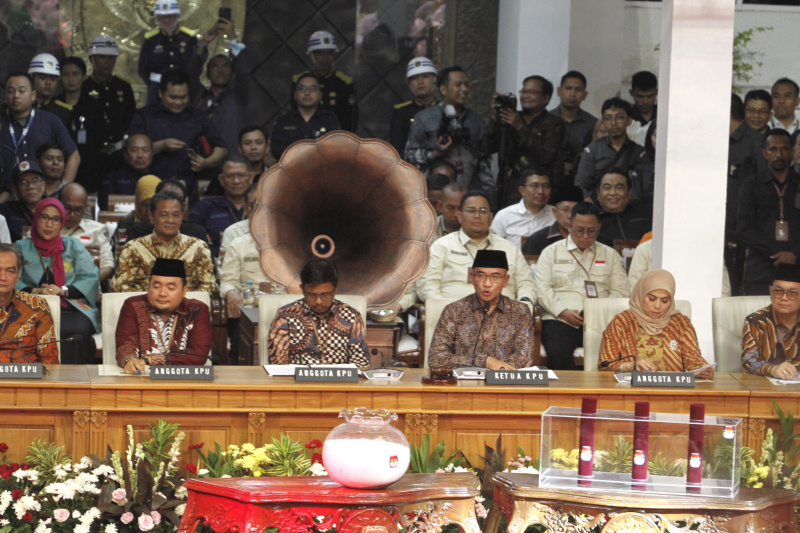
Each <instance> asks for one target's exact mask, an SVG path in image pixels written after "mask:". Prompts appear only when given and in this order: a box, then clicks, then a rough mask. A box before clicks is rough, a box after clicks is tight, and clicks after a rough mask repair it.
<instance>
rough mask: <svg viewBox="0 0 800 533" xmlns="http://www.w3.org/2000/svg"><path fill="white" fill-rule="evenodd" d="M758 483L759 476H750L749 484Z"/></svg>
mask: <svg viewBox="0 0 800 533" xmlns="http://www.w3.org/2000/svg"><path fill="white" fill-rule="evenodd" d="M756 481H758V476H750V477H748V478H747V482H748V483H755V482H756Z"/></svg>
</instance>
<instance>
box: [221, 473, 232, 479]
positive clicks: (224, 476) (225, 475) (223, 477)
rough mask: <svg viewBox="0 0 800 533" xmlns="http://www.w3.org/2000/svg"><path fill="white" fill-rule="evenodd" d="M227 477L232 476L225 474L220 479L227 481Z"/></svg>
mask: <svg viewBox="0 0 800 533" xmlns="http://www.w3.org/2000/svg"><path fill="white" fill-rule="evenodd" d="M226 477H231V476H229V475H228V474H223V475H222V476H220V479H225V478H226Z"/></svg>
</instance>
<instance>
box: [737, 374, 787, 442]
mask: <svg viewBox="0 0 800 533" xmlns="http://www.w3.org/2000/svg"><path fill="white" fill-rule="evenodd" d="M731 375H732V376H734V378H735V379H736V380H737V381H738V382H739V383H741V384H742V386H744V387H746V388H747V389H748V390H749V391H750V406H749V407H748V409H747V411H748V415H749V416H748V420H745V430H747V435H746V437H747V438H745V439H744V440H745V442H746V443H747V445H748V446H750V447H751V448H753V449H754V450H756V452H757V453H759V452H760V450H761V444H762V443H763V442H764V435H765V434H766V432H767V429H769V428H772V429H773V430H777V429H779V428H780V423H779V422H778V413H777V412H776V411H775V408H774V407H773V403H772V402H773V401H775V402H776V403H777V404H778V406H779V407H780V408H781V410H783V412H784V413H792V414H794V416H795V418H800V385H773V384H772V383H770V381H769V380H768V379H767V378H765V377H761V376H755V375H753V374H731ZM796 431H800V428H798V429H797V430H796Z"/></svg>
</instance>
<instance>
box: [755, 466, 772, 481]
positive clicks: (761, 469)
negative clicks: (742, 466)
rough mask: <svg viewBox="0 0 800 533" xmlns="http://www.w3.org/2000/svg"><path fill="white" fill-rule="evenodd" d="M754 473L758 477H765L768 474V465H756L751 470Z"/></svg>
mask: <svg viewBox="0 0 800 533" xmlns="http://www.w3.org/2000/svg"><path fill="white" fill-rule="evenodd" d="M753 472H755V474H756V475H757V476H758V477H760V478H761V479H766V477H767V476H768V475H769V467H768V466H758V467H756V468H755V470H753Z"/></svg>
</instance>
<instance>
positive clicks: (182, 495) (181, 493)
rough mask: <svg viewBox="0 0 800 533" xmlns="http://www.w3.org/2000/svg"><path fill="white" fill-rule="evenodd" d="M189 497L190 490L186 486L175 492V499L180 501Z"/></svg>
mask: <svg viewBox="0 0 800 533" xmlns="http://www.w3.org/2000/svg"><path fill="white" fill-rule="evenodd" d="M188 495H189V489H187V488H186V486H185V485H181V486H180V487H178V490H176V491H175V497H176V498H178V499H179V500H183V499H184V498H186V496H188Z"/></svg>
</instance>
